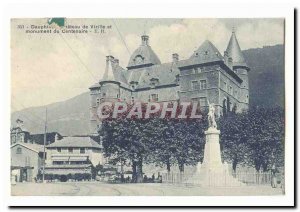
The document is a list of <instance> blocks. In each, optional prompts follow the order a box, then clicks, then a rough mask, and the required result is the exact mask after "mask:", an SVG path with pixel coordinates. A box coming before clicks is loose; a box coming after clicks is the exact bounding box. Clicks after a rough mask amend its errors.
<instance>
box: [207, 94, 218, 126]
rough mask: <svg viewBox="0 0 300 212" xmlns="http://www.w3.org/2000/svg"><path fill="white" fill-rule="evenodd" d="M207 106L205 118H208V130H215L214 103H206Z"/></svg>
mask: <svg viewBox="0 0 300 212" xmlns="http://www.w3.org/2000/svg"><path fill="white" fill-rule="evenodd" d="M207 101H208V100H207ZM208 106H209V110H208V114H207V116H208V128H214V129H217V123H216V120H215V105H214V103H209V101H208Z"/></svg>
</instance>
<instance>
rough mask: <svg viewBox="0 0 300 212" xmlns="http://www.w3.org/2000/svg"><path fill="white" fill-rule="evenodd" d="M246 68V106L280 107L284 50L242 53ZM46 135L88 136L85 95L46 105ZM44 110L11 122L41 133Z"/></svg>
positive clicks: (24, 113) (273, 48)
mask: <svg viewBox="0 0 300 212" xmlns="http://www.w3.org/2000/svg"><path fill="white" fill-rule="evenodd" d="M244 54H245V57H246V60H247V62H248V65H249V66H250V68H251V71H250V72H249V84H250V106H252V107H253V106H266V107H270V106H274V105H279V106H281V107H283V106H284V48H283V45H276V46H268V47H263V48H256V49H249V50H245V51H244ZM47 109H48V117H49V121H48V131H50V132H51V131H57V132H60V133H61V134H62V135H80V134H88V132H89V93H88V92H86V93H83V94H80V95H78V96H76V97H74V98H71V99H69V100H66V101H63V102H58V103H53V104H50V105H47ZM44 116H45V106H44V107H32V108H27V109H24V110H21V111H17V112H14V113H13V114H12V115H11V121H12V122H14V121H15V120H16V119H17V118H20V119H22V120H24V123H25V126H26V128H27V129H28V130H29V131H30V132H31V133H41V132H43V130H44V126H43V125H44V123H43V119H44Z"/></svg>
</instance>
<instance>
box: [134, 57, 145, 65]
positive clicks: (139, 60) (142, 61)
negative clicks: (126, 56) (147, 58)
mask: <svg viewBox="0 0 300 212" xmlns="http://www.w3.org/2000/svg"><path fill="white" fill-rule="evenodd" d="M134 62H135V64H136V65H141V64H143V63H144V58H143V57H142V56H141V55H137V56H136V57H135V58H134Z"/></svg>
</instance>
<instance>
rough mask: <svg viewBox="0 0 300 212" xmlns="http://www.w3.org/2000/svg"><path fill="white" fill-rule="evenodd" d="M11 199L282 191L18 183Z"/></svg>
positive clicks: (267, 189)
mask: <svg viewBox="0 0 300 212" xmlns="http://www.w3.org/2000/svg"><path fill="white" fill-rule="evenodd" d="M11 195H12V196H231V195H232V196H233V195H234V196H239V195H241V196H250V195H264V196H265V195H282V190H281V189H280V188H275V189H274V188H272V187H271V186H243V187H230V188H225V187H223V188H212V187H209V188H208V187H199V186H195V185H183V184H176V185H175V184H172V185H171V184H158V183H156V184H152V183H146V184H107V183H101V182H66V183H44V184H43V183H18V184H16V185H12V186H11Z"/></svg>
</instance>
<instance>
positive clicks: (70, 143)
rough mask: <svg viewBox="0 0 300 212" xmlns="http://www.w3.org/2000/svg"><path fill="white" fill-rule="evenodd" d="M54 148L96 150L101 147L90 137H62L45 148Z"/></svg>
mask: <svg viewBox="0 0 300 212" xmlns="http://www.w3.org/2000/svg"><path fill="white" fill-rule="evenodd" d="M55 147H78V148H80V147H90V148H97V149H101V148H102V147H101V145H99V144H98V143H97V142H96V141H94V140H93V139H92V138H90V137H64V138H63V139H61V140H58V141H56V142H54V143H52V144H50V145H48V146H47V148H55Z"/></svg>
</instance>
